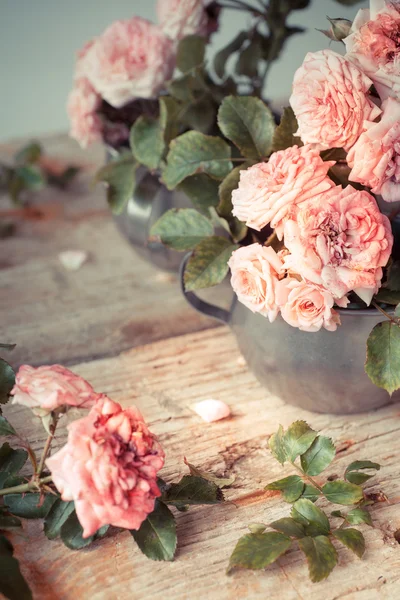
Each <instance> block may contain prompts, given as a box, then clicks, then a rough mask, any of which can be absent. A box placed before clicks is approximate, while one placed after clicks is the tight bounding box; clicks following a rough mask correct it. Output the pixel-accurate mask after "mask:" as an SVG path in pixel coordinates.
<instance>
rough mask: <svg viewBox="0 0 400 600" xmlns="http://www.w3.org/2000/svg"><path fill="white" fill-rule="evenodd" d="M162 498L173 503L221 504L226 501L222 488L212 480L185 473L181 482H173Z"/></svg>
mask: <svg viewBox="0 0 400 600" xmlns="http://www.w3.org/2000/svg"><path fill="white" fill-rule="evenodd" d="M161 500H162V501H163V502H165V503H166V504H172V505H178V506H179V505H192V504H193V505H195V504H220V503H221V502H223V501H224V494H223V493H222V490H221V489H220V488H219V487H218V486H217V485H216V484H215V483H213V482H212V481H207V480H205V479H203V478H202V477H194V476H192V475H184V476H183V477H182V479H181V480H180V482H179V483H171V484H170V485H169V486H168V488H167V489H166V490H165V492H164V493H163V495H162V497H161Z"/></svg>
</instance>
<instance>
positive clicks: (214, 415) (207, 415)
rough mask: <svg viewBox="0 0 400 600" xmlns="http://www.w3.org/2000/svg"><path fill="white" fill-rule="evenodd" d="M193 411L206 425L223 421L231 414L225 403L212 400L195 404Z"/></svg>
mask: <svg viewBox="0 0 400 600" xmlns="http://www.w3.org/2000/svg"><path fill="white" fill-rule="evenodd" d="M193 410H194V412H195V413H197V414H198V415H199V417H201V418H202V419H203V421H206V422H207V423H212V422H213V421H219V420H220V419H225V418H226V417H229V416H230V414H231V409H230V408H229V406H228V405H227V404H225V402H222V401H221V400H212V399H210V400H203V401H202V402H197V404H195V405H194V406H193Z"/></svg>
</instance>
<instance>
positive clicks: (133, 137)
mask: <svg viewBox="0 0 400 600" xmlns="http://www.w3.org/2000/svg"><path fill="white" fill-rule="evenodd" d="M129 139H130V146H131V149H132V153H133V156H134V157H135V159H136V160H137V161H138V162H139V163H140V164H142V165H145V166H146V167H147V168H148V169H150V170H151V171H153V170H155V169H157V168H158V166H159V164H160V162H161V159H162V157H163V154H164V149H165V142H164V132H163V130H162V128H161V125H160V121H159V119H150V118H149V117H145V116H140V117H139V118H138V119H136V121H135V123H134V124H133V126H132V129H131V133H130V138H129Z"/></svg>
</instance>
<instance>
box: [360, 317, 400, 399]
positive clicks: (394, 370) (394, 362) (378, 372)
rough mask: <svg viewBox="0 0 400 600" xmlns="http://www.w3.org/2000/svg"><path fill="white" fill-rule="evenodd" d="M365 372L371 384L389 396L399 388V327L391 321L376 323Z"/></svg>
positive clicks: (370, 341) (371, 336)
mask: <svg viewBox="0 0 400 600" xmlns="http://www.w3.org/2000/svg"><path fill="white" fill-rule="evenodd" d="M365 371H366V373H367V375H368V376H369V378H370V379H371V381H372V383H374V384H375V385H377V386H378V387H381V388H384V389H385V390H387V391H388V392H389V394H392V393H393V392H394V391H395V390H397V389H398V388H399V387H400V327H399V326H398V325H396V324H394V323H393V322H392V321H384V322H383V323H378V324H377V325H375V327H374V328H373V330H372V331H371V333H370V335H369V337H368V340H367V361H366V363H365Z"/></svg>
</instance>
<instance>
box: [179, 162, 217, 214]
mask: <svg viewBox="0 0 400 600" xmlns="http://www.w3.org/2000/svg"><path fill="white" fill-rule="evenodd" d="M218 187H219V183H218V181H215V179H211V177H209V176H208V175H205V174H204V173H201V174H200V175H192V176H191V177H187V178H186V179H185V180H184V181H182V183H180V184H179V185H178V188H177V189H178V190H179V191H181V192H183V193H184V194H186V196H187V197H188V198H189V199H190V200H191V202H193V205H194V206H195V208H196V209H197V210H198V211H199V212H200V213H201V214H203V215H204V216H206V217H209V216H210V211H209V210H208V209H209V207H210V206H214V207H215V206H218V202H219V196H218Z"/></svg>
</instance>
